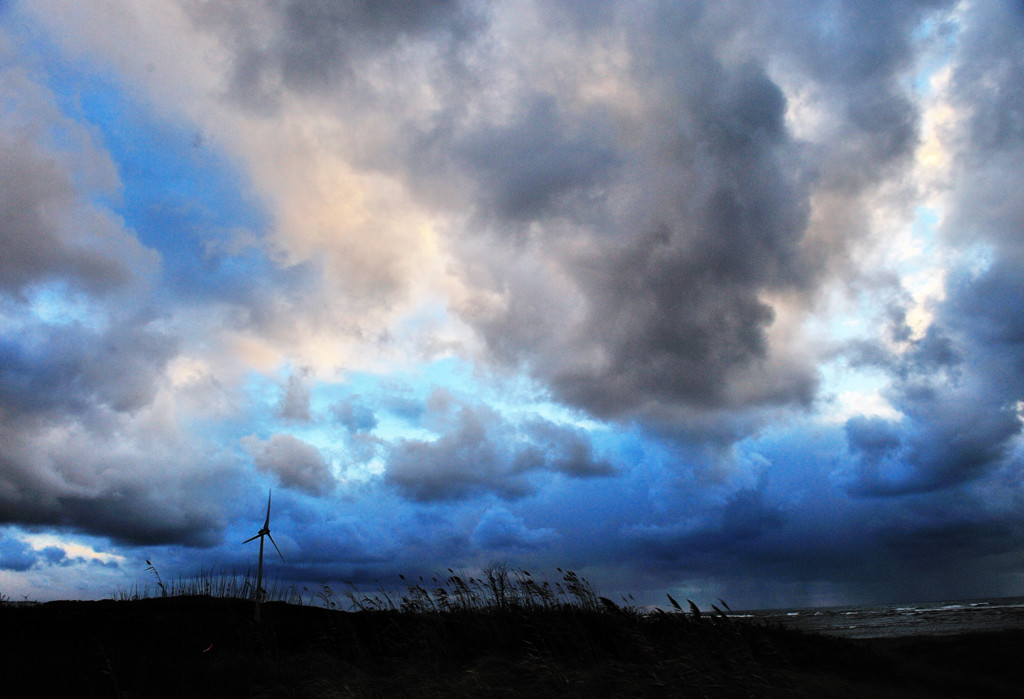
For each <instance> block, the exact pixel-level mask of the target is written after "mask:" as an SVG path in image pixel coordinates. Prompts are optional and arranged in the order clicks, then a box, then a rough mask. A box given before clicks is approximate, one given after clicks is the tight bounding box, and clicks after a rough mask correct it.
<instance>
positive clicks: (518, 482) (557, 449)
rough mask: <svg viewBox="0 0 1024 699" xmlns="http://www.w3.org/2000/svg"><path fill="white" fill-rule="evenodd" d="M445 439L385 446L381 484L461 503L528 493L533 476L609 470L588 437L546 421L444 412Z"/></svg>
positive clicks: (462, 409) (466, 410)
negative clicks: (513, 421) (523, 422)
mask: <svg viewBox="0 0 1024 699" xmlns="http://www.w3.org/2000/svg"><path fill="white" fill-rule="evenodd" d="M443 410H444V411H445V412H450V413H451V415H450V416H449V417H447V418H445V419H442V420H439V427H440V428H442V429H444V432H443V434H441V436H440V437H438V438H437V439H436V440H434V441H425V440H411V439H403V440H398V441H397V442H394V443H392V444H391V445H390V446H389V448H388V456H387V466H386V468H385V482H387V483H389V484H390V485H393V486H395V487H396V488H397V489H398V490H399V492H401V493H402V494H403V495H404V496H405V497H407V498H410V499H412V500H418V501H435V500H460V499H465V498H470V497H474V496H480V495H484V494H487V493H493V494H496V495H499V496H500V497H503V498H506V499H515V498H520V497H523V496H525V495H528V494H529V493H531V492H533V491H534V489H535V487H536V485H535V483H534V482H533V480H532V479H531V475H533V474H538V473H543V472H548V473H560V474H563V475H566V476H569V477H576V478H581V477H583V478H585V477H593V476H604V475H609V474H611V473H613V468H612V466H611V465H610V464H609V463H608V462H606V461H603V460H598V459H595V458H594V456H593V453H592V447H591V446H590V445H589V443H587V442H586V439H585V436H584V435H583V434H582V433H580V432H577V431H575V430H572V429H569V428H565V427H559V426H557V425H554V424H553V423H550V422H546V421H539V420H538V421H534V422H532V423H528V424H526V425H524V427H523V428H522V429H521V430H517V429H516V426H515V425H512V424H507V423H505V422H504V419H503V418H502V416H501V415H499V414H498V413H497V412H495V411H494V410H492V409H491V408H488V407H486V406H468V405H459V406H451V407H444V408H443Z"/></svg>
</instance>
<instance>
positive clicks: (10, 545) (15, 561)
mask: <svg viewBox="0 0 1024 699" xmlns="http://www.w3.org/2000/svg"><path fill="white" fill-rule="evenodd" d="M38 561H39V554H38V553H37V552H36V551H35V550H34V549H33V548H32V547H31V546H29V545H28V544H27V543H25V542H24V541H22V540H21V539H18V538H15V537H13V536H11V535H10V534H6V533H5V534H0V570H13V571H25V570H29V569H30V568H32V567H33V566H34V565H36V563H37V562H38Z"/></svg>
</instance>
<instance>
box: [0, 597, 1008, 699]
mask: <svg viewBox="0 0 1024 699" xmlns="http://www.w3.org/2000/svg"><path fill="white" fill-rule="evenodd" d="M261 617H262V621H261V622H260V623H256V622H255V621H254V620H253V605H252V603H251V602H247V601H244V600H231V599H217V598H209V597H178V598H157V599H144V600H136V601H111V600H107V601H96V602H50V603H46V604H40V605H33V606H21V605H18V606H15V605H6V606H4V607H0V658H2V661H0V664H2V671H3V673H4V676H5V678H7V680H8V686H12V687H14V688H16V689H15V691H14V692H12V693H9V694H8V696H55V697H60V696H75V697H104V698H106V697H119V698H120V699H127V698H139V697H171V696H174V697H189V696H194V697H278V696H280V697H403V696H407V697H476V696H488V697H494V696H499V697H518V696H529V697H533V698H534V699H536V698H538V697H548V696H550V697H555V696H567V697H573V696H578V697H595V696H597V697H663V696H664V697H674V696H682V697H688V696H694V697H719V696H721V697H732V696H735V697H741V696H742V697H747V696H759V697H819V696H830V697H862V696H872V697H931V696H938V697H979V696H990V697H1012V696H1024V663H1021V662H1020V660H1019V658H1018V656H1019V655H1020V649H1022V648H1024V630H1012V631H999V632H984V633H967V634H962V635H955V636H940V637H930V636H925V637H913V636H904V637H899V638H886V639H872V640H851V639H843V638H837V637H831V636H825V635H820V634H814V633H807V632H802V631H795V630H792V629H786V628H783V627H780V626H778V625H766V624H759V623H751V622H747V621H745V620H731V619H727V618H725V619H723V618H710V617H708V616H703V617H699V618H695V617H694V616H692V615H690V614H655V615H639V614H636V613H634V612H632V611H630V610H621V609H614V608H609V609H604V610H597V609H579V608H572V607H565V608H560V609H554V610H527V609H516V608H507V609H491V610H478V611H472V612H465V613H448V614H423V613H412V612H401V611H390V612H389V611H374V612H340V611H334V610H328V609H323V608H319V607H303V606H296V605H287V604H284V603H278V602H274V603H268V604H265V605H263V609H262V614H261Z"/></svg>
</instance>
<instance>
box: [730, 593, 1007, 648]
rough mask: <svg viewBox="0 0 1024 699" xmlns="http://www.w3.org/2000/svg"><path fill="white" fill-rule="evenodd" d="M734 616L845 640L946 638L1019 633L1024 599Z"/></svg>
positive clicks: (787, 611)
mask: <svg viewBox="0 0 1024 699" xmlns="http://www.w3.org/2000/svg"><path fill="white" fill-rule="evenodd" d="M731 616H734V617H747V618H755V619H761V620H763V621H766V622H769V623H772V624H774V623H781V624H783V625H784V626H789V627H793V628H797V629H802V630H806V631H815V632H819V633H825V634H830V635H834V636H844V637H846V638H893V637H898V636H949V635H953V634H959V633H972V632H979V631H1002V630H1006V629H1024V597H1003V598H997V599H978V600H959V601H947V602H922V603H915V604H893V605H876V606H857V607H821V608H811V609H771V610H758V611H753V612H740V613H737V614H733V615H731Z"/></svg>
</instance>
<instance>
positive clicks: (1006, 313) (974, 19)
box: [845, 3, 1024, 495]
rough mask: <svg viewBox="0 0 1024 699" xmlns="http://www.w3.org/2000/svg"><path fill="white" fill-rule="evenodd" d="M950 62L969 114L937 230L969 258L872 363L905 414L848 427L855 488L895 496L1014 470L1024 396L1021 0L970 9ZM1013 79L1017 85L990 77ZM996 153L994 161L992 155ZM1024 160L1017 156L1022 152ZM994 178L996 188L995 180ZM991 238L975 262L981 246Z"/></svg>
mask: <svg viewBox="0 0 1024 699" xmlns="http://www.w3.org/2000/svg"><path fill="white" fill-rule="evenodd" d="M968 20H969V21H967V22H966V23H965V27H964V29H963V30H962V31H963V32H964V36H963V37H962V39H961V41H960V42H959V44H958V46H959V49H958V53H957V54H956V55H955V57H954V60H953V64H952V80H951V95H950V97H951V100H952V101H953V104H955V105H956V106H957V107H958V108H960V109H962V110H963V111H964V113H965V114H966V115H967V118H965V119H964V120H963V121H962V122H961V123H960V125H959V126H958V128H959V131H957V132H955V133H953V134H952V136H953V137H952V138H950V139H949V143H948V144H947V146H948V147H950V148H951V150H952V157H953V158H954V159H955V168H954V173H955V174H954V177H953V187H952V190H951V192H950V198H949V203H948V208H949V213H948V214H947V215H946V216H945V217H944V219H943V223H942V224H941V229H940V233H941V234H942V236H943V237H944V239H945V242H946V243H947V244H948V245H951V246H952V247H953V248H954V249H958V250H959V251H960V252H961V253H962V254H963V256H962V257H961V258H960V259H961V262H960V264H959V265H958V266H955V267H953V268H952V269H951V270H950V271H949V273H948V276H947V279H946V298H945V299H944V300H943V301H942V302H940V303H937V304H936V308H935V312H934V320H933V323H932V325H931V326H930V327H929V329H928V332H927V333H926V335H925V336H924V337H923V338H921V339H919V340H916V341H913V342H909V338H908V337H902V338H897V339H901V340H902V341H904V342H909V345H910V346H909V349H908V350H907V351H905V352H903V353H902V354H900V355H898V356H897V355H890V356H889V357H885V356H880V355H879V354H878V353H875V356H874V360H875V361H876V362H877V364H878V365H879V366H882V367H884V368H885V369H886V370H887V371H888V372H889V373H890V375H891V376H892V385H891V386H890V389H889V391H888V394H887V398H888V399H889V401H890V402H891V403H892V404H893V405H894V406H895V407H896V408H897V409H899V410H900V411H901V412H902V413H903V414H904V417H903V418H902V419H901V420H899V421H894V422H885V421H877V420H876V421H871V422H870V424H869V423H868V422H861V423H851V424H848V426H847V431H848V437H849V441H850V446H851V450H852V452H853V453H854V455H855V457H856V458H857V465H856V468H855V469H854V470H853V471H852V472H849V473H847V474H845V477H846V479H847V481H846V482H847V484H848V485H849V487H851V488H852V489H853V491H855V492H860V493H864V494H873V495H898V494H905V493H920V492H927V491H931V490H942V489H948V488H951V487H953V486H956V485H957V484H961V483H972V482H977V481H981V480H983V479H984V478H985V477H986V476H988V475H989V474H992V473H997V472H1000V471H1005V470H1007V469H1010V468H1013V464H1014V463H1015V461H1017V460H1019V455H1018V454H1016V452H1015V449H1014V445H1015V440H1017V439H1018V438H1019V435H1020V434H1021V423H1020V418H1019V416H1018V414H1017V411H1018V406H1019V405H1020V401H1021V400H1022V399H1024V378H1022V374H1021V367H1022V366H1024V342H1022V338H1024V321H1022V320H1021V319H1022V318H1024V301H1022V299H1024V281H1022V280H1024V265H1022V264H1021V262H1020V260H1021V251H1022V248H1021V245H1020V236H1019V232H1020V230H1021V224H1022V222H1024V206H1022V205H1021V204H1020V201H1021V200H1020V197H1018V196H1016V195H1013V196H1012V197H1006V196H1005V194H1006V189H1005V188H1006V187H1010V188H1012V189H1014V190H1015V191H1016V190H1017V189H1019V188H1020V187H1021V186H1024V176H1022V175H1021V171H1020V168H1019V167H1017V166H1015V165H1011V164H1010V162H1009V160H1013V159H1014V158H1013V157H1012V155H1011V157H1010V159H1009V160H1007V159H1006V158H1005V157H1004V156H1006V155H1010V154H1016V155H1018V156H1019V155H1020V154H1024V120H1021V119H1017V118H1016V117H1015V116H1014V115H1015V114H1017V115H1019V114H1024V99H1022V97H1021V96H1022V94H1024V93H1022V92H1021V90H1020V89H1019V85H1018V83H1019V82H1020V81H1014V80H1013V78H1012V76H1014V75H1017V76H1024V58H1022V53H1021V48H1022V47H1024V38H1022V36H1024V34H1022V33H1021V31H1020V29H1021V28H1022V27H1024V15H1022V12H1021V9H1020V7H1019V5H1017V4H1015V3H990V4H986V5H984V7H982V6H978V7H975V8H973V9H972V12H971V13H970V15H969V17H968ZM993 76H1001V77H1003V78H1007V79H1008V80H1009V82H1004V81H1003V80H997V79H993ZM989 154H991V157H989ZM1018 159H1019V158H1018ZM992 182H998V183H999V189H997V190H992V189H991V188H990V187H988V184H987V183H992ZM978 244H983V245H985V246H989V254H988V256H987V258H982V259H980V260H979V259H978V258H977V252H976V251H977V247H976V246H977V245H978Z"/></svg>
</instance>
